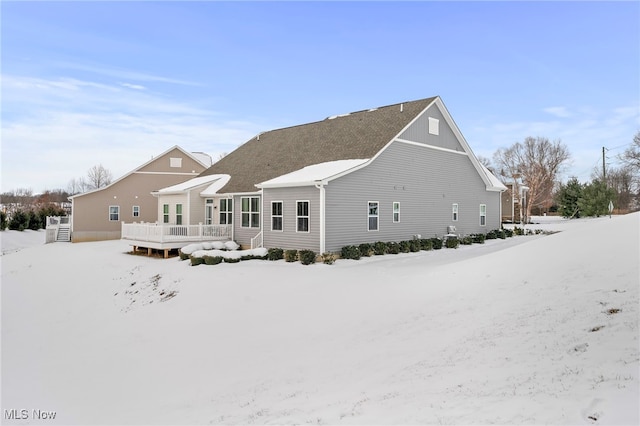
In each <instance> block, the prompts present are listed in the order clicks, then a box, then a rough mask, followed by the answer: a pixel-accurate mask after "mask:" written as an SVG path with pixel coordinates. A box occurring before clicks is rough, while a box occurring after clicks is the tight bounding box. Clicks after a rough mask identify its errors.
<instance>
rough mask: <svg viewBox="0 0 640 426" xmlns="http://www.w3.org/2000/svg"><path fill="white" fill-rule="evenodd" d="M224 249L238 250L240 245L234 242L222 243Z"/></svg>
mask: <svg viewBox="0 0 640 426" xmlns="http://www.w3.org/2000/svg"><path fill="white" fill-rule="evenodd" d="M224 247H225V248H226V249H227V250H238V249H239V248H240V245H239V244H238V243H236V242H235V241H227V242H226V243H224Z"/></svg>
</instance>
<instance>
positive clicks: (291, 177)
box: [256, 158, 369, 188]
mask: <svg viewBox="0 0 640 426" xmlns="http://www.w3.org/2000/svg"><path fill="white" fill-rule="evenodd" d="M367 161H369V159H368V158H365V159H357V160H337V161H328V162H326V163H319V164H314V165H312V166H307V167H304V168H302V169H299V170H296V171H294V172H291V173H287V174H285V175H282V176H278V177H276V178H273V179H270V180H267V181H264V182H262V183H259V184H257V185H256V186H257V187H258V188H278V187H285V186H305V185H313V184H315V183H316V182H319V181H324V180H327V179H330V178H333V177H336V176H338V175H341V174H344V173H346V172H348V171H350V170H351V169H354V168H356V167H358V166H361V165H363V164H364V163H366V162H367Z"/></svg>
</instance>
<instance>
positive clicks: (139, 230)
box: [121, 222, 231, 243]
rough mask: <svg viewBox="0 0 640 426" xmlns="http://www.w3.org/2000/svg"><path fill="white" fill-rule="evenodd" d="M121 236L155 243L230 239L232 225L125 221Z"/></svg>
mask: <svg viewBox="0 0 640 426" xmlns="http://www.w3.org/2000/svg"><path fill="white" fill-rule="evenodd" d="M121 238H122V239H125V240H136V241H149V242H154V243H165V242H174V241H214V240H229V239H231V225H202V224H199V225H165V224H162V225H160V224H156V223H124V222H123V223H122V233H121Z"/></svg>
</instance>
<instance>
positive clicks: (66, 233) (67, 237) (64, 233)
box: [56, 226, 71, 242]
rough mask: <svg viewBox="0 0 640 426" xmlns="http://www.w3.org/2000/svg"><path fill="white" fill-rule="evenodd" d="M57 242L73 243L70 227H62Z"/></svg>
mask: <svg viewBox="0 0 640 426" xmlns="http://www.w3.org/2000/svg"><path fill="white" fill-rule="evenodd" d="M56 241H58V242H60V241H71V228H69V227H68V226H60V227H59V228H58V233H57V235H56Z"/></svg>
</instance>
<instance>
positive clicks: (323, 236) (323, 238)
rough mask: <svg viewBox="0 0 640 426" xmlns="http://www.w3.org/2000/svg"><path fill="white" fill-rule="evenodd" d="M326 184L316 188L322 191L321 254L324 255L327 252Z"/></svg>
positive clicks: (318, 184)
mask: <svg viewBox="0 0 640 426" xmlns="http://www.w3.org/2000/svg"><path fill="white" fill-rule="evenodd" d="M325 185H326V183H325V182H318V183H316V185H315V186H316V188H318V189H319V190H320V253H319V254H322V253H324V252H325V251H326V247H325V245H326V242H325V209H324V205H325V193H324V192H325V189H324V186H325Z"/></svg>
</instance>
